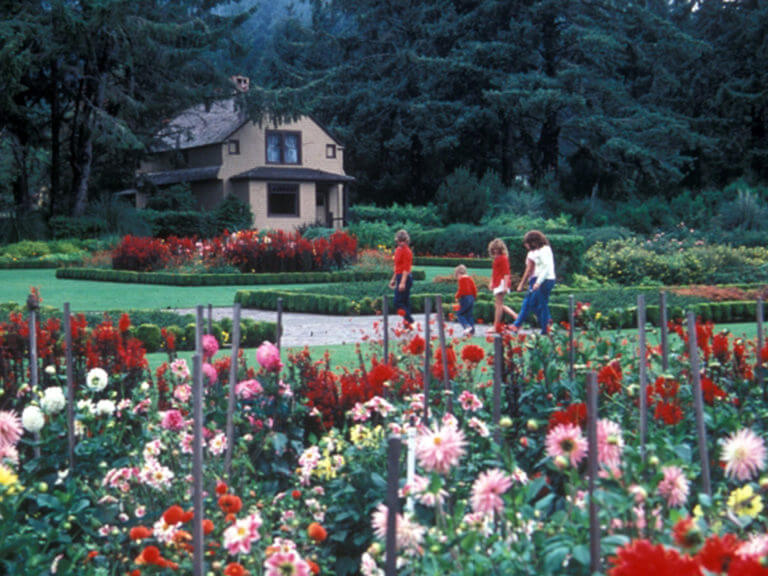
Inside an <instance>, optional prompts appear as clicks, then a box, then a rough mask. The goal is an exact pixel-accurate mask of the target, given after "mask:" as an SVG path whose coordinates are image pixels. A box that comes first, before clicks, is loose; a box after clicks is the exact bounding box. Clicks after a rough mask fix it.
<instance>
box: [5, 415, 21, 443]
mask: <svg viewBox="0 0 768 576" xmlns="http://www.w3.org/2000/svg"><path fill="white" fill-rule="evenodd" d="M22 431H23V429H22V427H21V419H20V418H19V415H18V414H17V413H16V412H15V411H13V410H0V446H15V445H16V443H17V442H18V441H19V438H21V434H22Z"/></svg>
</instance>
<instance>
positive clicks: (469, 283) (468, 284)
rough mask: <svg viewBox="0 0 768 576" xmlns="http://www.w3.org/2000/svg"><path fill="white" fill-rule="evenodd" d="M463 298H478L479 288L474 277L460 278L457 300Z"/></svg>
mask: <svg viewBox="0 0 768 576" xmlns="http://www.w3.org/2000/svg"><path fill="white" fill-rule="evenodd" d="M462 296H474V297H475V298H477V287H476V286H475V281H474V280H472V276H459V289H458V291H457V292H456V300H458V299H459V298H461V297H462Z"/></svg>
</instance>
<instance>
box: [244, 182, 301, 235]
mask: <svg viewBox="0 0 768 576" xmlns="http://www.w3.org/2000/svg"><path fill="white" fill-rule="evenodd" d="M239 191H240V189H239V188H237V187H236V188H235V193H238V192H239ZM238 195H240V194H238ZM241 197H242V196H241ZM248 200H249V202H250V203H251V210H252V211H253V227H254V228H259V229H261V230H263V229H267V228H271V229H279V230H295V229H296V228H297V227H299V226H300V225H302V224H307V223H309V224H312V223H314V222H315V184H314V182H301V183H300V184H299V216H298V217H293V218H275V217H272V218H269V217H267V183H266V182H258V181H255V180H254V181H251V182H249V183H248Z"/></svg>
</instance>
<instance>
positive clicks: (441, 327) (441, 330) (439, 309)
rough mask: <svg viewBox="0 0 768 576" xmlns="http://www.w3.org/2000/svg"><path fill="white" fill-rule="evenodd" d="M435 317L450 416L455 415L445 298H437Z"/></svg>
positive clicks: (439, 296) (444, 388) (444, 387)
mask: <svg viewBox="0 0 768 576" xmlns="http://www.w3.org/2000/svg"><path fill="white" fill-rule="evenodd" d="M435 315H436V316H437V334H438V336H439V338H440V360H442V364H443V393H444V394H445V395H446V397H447V398H446V403H447V406H446V407H447V409H448V414H453V395H452V394H451V379H450V378H449V377H448V376H449V375H448V354H447V353H446V350H445V324H444V323H443V297H442V296H441V295H440V294H438V295H437V296H435Z"/></svg>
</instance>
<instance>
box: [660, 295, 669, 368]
mask: <svg viewBox="0 0 768 576" xmlns="http://www.w3.org/2000/svg"><path fill="white" fill-rule="evenodd" d="M659 330H660V334H661V369H662V370H663V371H664V372H666V371H667V370H669V341H668V333H667V293H666V292H665V291H664V290H662V291H661V294H659Z"/></svg>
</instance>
